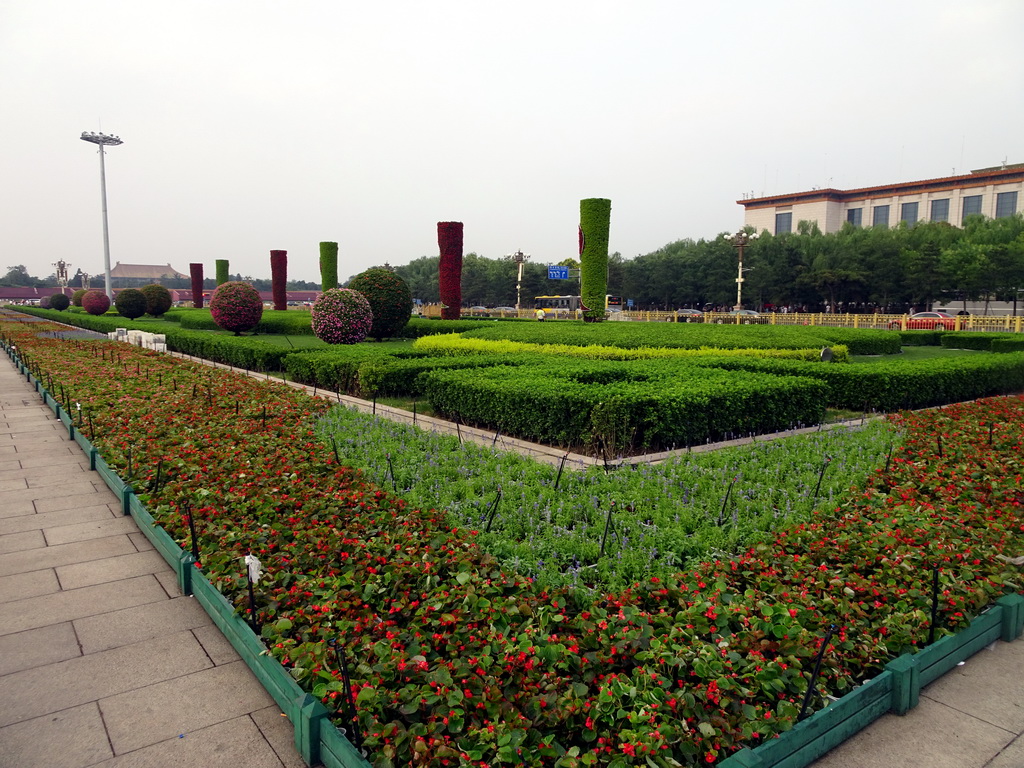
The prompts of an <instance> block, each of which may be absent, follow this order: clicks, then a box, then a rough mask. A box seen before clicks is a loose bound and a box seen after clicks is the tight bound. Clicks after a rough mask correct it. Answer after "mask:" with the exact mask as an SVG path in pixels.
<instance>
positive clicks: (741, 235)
mask: <svg viewBox="0 0 1024 768" xmlns="http://www.w3.org/2000/svg"><path fill="white" fill-rule="evenodd" d="M756 239H757V233H756V232H754V233H753V234H748V233H746V232H744V231H743V230H742V229H741V230H740V231H739V232H737V233H736V234H735V235H733V236H732V238H731V239H730V242H731V243H732V247H733V248H735V249H736V251H737V253H738V254H739V267H738V268H737V271H736V306H735V307H733V309H735V310H736V311H737V312H739V311H740V310H741V309H743V249H744V248H746V247H747V245H749V243H750V241H751V240H756Z"/></svg>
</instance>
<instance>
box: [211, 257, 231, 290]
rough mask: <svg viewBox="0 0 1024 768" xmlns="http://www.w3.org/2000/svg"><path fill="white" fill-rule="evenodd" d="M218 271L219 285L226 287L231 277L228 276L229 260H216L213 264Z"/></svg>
mask: <svg viewBox="0 0 1024 768" xmlns="http://www.w3.org/2000/svg"><path fill="white" fill-rule="evenodd" d="M213 263H214V264H215V265H216V269H217V285H224V283H226V282H227V281H228V280H230V279H231V276H230V275H229V274H228V260H227V259H216V260H215V261H214V262H213Z"/></svg>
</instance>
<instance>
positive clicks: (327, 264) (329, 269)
mask: <svg viewBox="0 0 1024 768" xmlns="http://www.w3.org/2000/svg"><path fill="white" fill-rule="evenodd" d="M337 287H338V244H337V243H332V242H329V241H325V242H322V243H320V290H321V291H329V290H331V289H332V288H337Z"/></svg>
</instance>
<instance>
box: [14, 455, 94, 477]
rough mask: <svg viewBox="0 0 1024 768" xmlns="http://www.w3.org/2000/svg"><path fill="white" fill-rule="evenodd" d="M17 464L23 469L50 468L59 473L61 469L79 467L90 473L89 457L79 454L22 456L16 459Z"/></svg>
mask: <svg viewBox="0 0 1024 768" xmlns="http://www.w3.org/2000/svg"><path fill="white" fill-rule="evenodd" d="M18 463H19V464H20V465H21V466H22V467H23V468H25V469H42V468H43V467H51V468H53V471H54V472H61V471H63V469H61V468H62V467H75V466H78V467H81V468H82V470H83V471H84V472H89V471H91V470H90V469H89V457H88V456H83V455H81V454H79V455H77V456H76V455H74V454H71V453H68V454H57V455H53V454H50V453H46V454H38V455H35V456H24V457H22V458H20V459H18Z"/></svg>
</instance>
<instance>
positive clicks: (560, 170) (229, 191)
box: [0, 0, 1024, 281]
mask: <svg viewBox="0 0 1024 768" xmlns="http://www.w3.org/2000/svg"><path fill="white" fill-rule="evenodd" d="M1022 30H1024V2H1021V0H970V2H964V0H955V1H952V0H920V1H919V0H862V2H859V3H852V4H851V3H839V2H833V1H829V2H826V1H825V0H817V1H816V2H811V1H807V2H799V1H796V0H775V1H773V2H765V0H756V1H755V0H734V2H729V3H720V2H701V3H697V2H690V1H687V0H664V1H658V2H655V1H645V0H633V1H632V2H623V1H622V0H619V1H618V2H608V1H607V0H587V1H586V2H580V1H578V0H546V2H538V1H536V0H520V1H519V2H515V3H500V4H498V3H492V2H487V1H486V0H476V1H475V2H468V1H458V0H435V1H434V2H424V1H423V0H419V1H418V2H410V1H408V0H393V1H392V2H367V1H366V0H364V1H363V2H358V3H357V2H351V1H350V0H348V1H346V0H333V1H331V0H291V2H287V3H286V2H270V1H269V0H245V1H244V2H243V1H241V0H203V2H199V1H198V0H177V1H176V2H172V3H156V2H152V0H132V1H131V2H128V1H127V0H89V2H82V0H0V108H2V111H3V121H2V125H3V129H4V131H3V133H4V139H5V140H4V142H3V149H2V150H0V180H2V183H0V238H2V243H3V251H4V253H3V259H2V260H0V267H2V268H4V269H3V271H6V267H7V266H8V265H14V264H25V265H26V266H27V267H28V270H29V272H30V273H31V274H33V275H36V276H45V275H48V274H51V273H52V272H53V267H52V266H51V264H52V263H53V262H54V261H56V260H57V259H58V258H64V259H65V260H67V261H68V262H70V264H71V272H72V274H73V273H74V271H75V270H76V269H79V268H81V269H84V270H85V271H86V272H89V273H90V274H97V273H99V272H100V271H101V270H102V264H103V242H102V229H101V217H100V195H99V167H98V166H99V162H98V159H97V156H96V148H95V146H94V145H91V144H87V143H85V142H83V141H80V140H79V138H78V137H79V135H80V134H81V132H82V131H103V132H105V133H114V134H118V135H119V136H121V138H122V139H123V140H124V144H123V145H122V146H119V147H114V148H112V149H110V150H108V155H107V195H108V204H109V220H110V239H111V260H112V262H117V261H122V262H126V263H151V264H165V263H167V262H170V263H171V264H172V265H173V266H174V267H175V268H176V269H179V270H181V271H182V272H186V273H187V272H188V264H189V263H190V262H193V261H201V262H203V263H204V265H205V268H206V274H207V275H208V276H210V277H212V276H213V273H214V264H213V262H214V259H217V258H227V259H229V260H230V265H231V272H232V273H237V272H241V273H242V274H244V275H252V276H253V277H269V276H270V265H269V251H270V250H271V249H285V250H287V251H288V253H289V277H291V278H297V279H305V280H315V281H318V280H319V269H318V265H317V264H318V262H317V259H318V243H319V242H320V241H321V240H336V241H338V242H339V244H340V255H339V276H340V277H342V278H343V279H344V278H347V277H348V276H349V275H352V274H355V273H356V272H359V271H361V270H362V269H365V268H367V267H369V266H374V265H379V264H383V263H384V262H385V261H387V262H390V263H391V264H392V265H399V264H405V263H408V262H409V261H410V260H412V259H415V258H418V257H420V256H426V255H435V254H436V253H437V233H436V222H438V221H449V220H454V221H462V222H464V223H465V250H466V252H470V251H475V252H477V253H479V254H481V255H483V256H488V257H497V256H502V255H504V254H507V253H512V252H513V251H515V250H516V249H522V250H523V251H525V252H526V253H529V254H531V255H532V256H533V258H534V260H535V261H538V262H541V263H547V262H556V261H559V260H561V259H564V258H566V257H572V256H575V255H576V250H577V234H576V225H577V223H578V219H579V200H580V199H581V198H585V197H607V198H610V199H611V201H612V221H611V242H610V248H611V250H612V251H621V252H622V253H623V255H625V256H627V257H629V256H635V255H636V254H639V253H647V252H650V251H652V250H655V249H657V248H659V247H660V246H662V245H664V244H666V243H668V242H672V241H674V240H678V239H680V238H684V237H692V238H694V239H697V238H701V237H714V236H715V235H716V234H717V233H719V232H722V231H726V230H730V231H733V230H735V229H736V228H737V227H738V226H740V225H741V223H742V210H743V209H742V207H741V206H739V205H737V204H736V202H735V201H736V200H738V199H740V198H741V196H742V195H743V194H744V193H747V194H749V193H751V192H753V193H755V194H756V195H761V194H776V193H784V192H791V191H799V190H804V189H809V188H811V187H813V186H834V187H838V188H841V189H842V188H855V187H860V186H869V185H874V184H885V183H889V182H895V181H904V180H914V179H924V178H933V177H936V176H945V175H949V174H951V173H952V172H953V170H954V169H956V172H958V173H960V172H965V171H968V170H970V169H972V168H980V167H985V166H992V165H997V164H999V163H1000V162H1002V161H1003V160H1004V159H1007V160H1008V161H1009V162H1011V163H1013V162H1024V147H1022V143H1024V133H1022V130H1021V129H1022V126H1024V98H1022V95H1021V94H1022V93H1024V47H1022V45H1021V42H1020V40H1021V32H1022ZM0 274H2V272H0Z"/></svg>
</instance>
